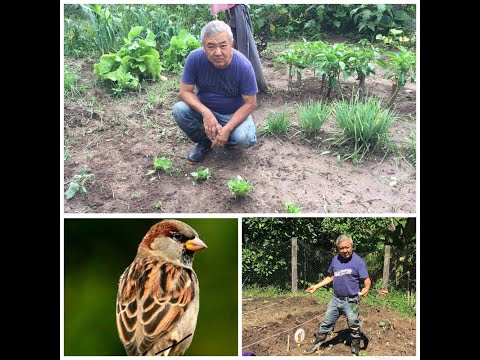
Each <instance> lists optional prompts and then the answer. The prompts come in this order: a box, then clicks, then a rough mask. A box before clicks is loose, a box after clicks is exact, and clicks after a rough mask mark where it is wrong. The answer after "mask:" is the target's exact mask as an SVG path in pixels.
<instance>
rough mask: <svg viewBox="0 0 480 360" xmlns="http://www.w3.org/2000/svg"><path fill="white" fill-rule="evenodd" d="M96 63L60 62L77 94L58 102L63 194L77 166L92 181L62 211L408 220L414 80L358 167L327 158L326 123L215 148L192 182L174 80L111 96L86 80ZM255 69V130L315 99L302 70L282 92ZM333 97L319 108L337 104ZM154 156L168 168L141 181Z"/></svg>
mask: <svg viewBox="0 0 480 360" xmlns="http://www.w3.org/2000/svg"><path fill="white" fill-rule="evenodd" d="M96 60H97V59H81V60H74V59H68V58H66V59H65V62H66V63H68V64H70V65H71V66H72V67H73V68H74V69H76V70H77V71H78V72H79V73H80V75H81V79H80V86H81V87H83V88H84V89H85V90H84V91H83V92H82V93H81V94H80V95H76V96H73V97H68V98H66V99H65V102H64V137H65V143H64V152H65V155H64V184H65V185H64V188H65V190H66V189H67V188H68V184H69V182H70V181H72V179H73V177H74V176H75V175H76V174H79V172H80V170H81V169H82V168H84V169H87V170H88V171H89V172H90V173H91V174H93V176H92V177H91V178H90V179H89V180H87V181H86V182H85V188H86V190H87V194H86V195H85V194H78V193H77V194H76V195H75V196H74V197H73V198H72V199H71V200H65V201H64V211H65V212H67V213H85V212H87V213H113V212H117V213H155V212H168V213H224V212H230V213H283V212H285V210H284V204H285V203H286V202H288V201H293V202H294V203H295V204H297V205H300V206H301V207H302V212H303V213H396V212H399V213H415V199H416V169H415V166H414V165H412V164H410V163H409V162H407V161H406V157H407V155H406V149H405V140H406V138H407V136H408V135H409V134H410V133H411V131H412V130H413V129H414V128H415V121H416V84H415V83H413V84H411V83H407V85H406V87H405V88H403V89H402V90H401V91H400V92H399V94H398V95H397V99H396V103H395V110H396V112H397V113H398V114H399V116H400V119H399V120H398V121H397V122H395V123H394V124H393V125H392V126H391V128H390V131H389V132H390V136H391V139H392V144H393V146H394V147H395V148H396V150H395V151H393V152H392V151H389V152H388V153H386V152H385V151H382V152H377V153H374V154H372V155H371V156H369V157H368V158H367V159H366V161H364V162H363V163H361V164H359V165H354V164H353V163H352V161H351V160H346V161H337V158H336V156H335V153H336V152H342V149H337V148H335V147H333V146H332V139H333V138H334V136H335V133H337V132H338V131H339V130H338V127H337V125H336V124H335V123H334V121H333V119H330V120H329V121H327V123H325V124H324V125H323V127H322V133H321V134H320V135H319V136H317V137H316V138H315V139H312V138H310V139H307V138H305V137H304V136H303V134H302V133H301V132H300V131H298V130H295V128H294V129H293V130H291V131H290V133H289V134H288V136H286V137H282V138H276V137H271V136H258V144H257V145H256V146H254V147H253V148H250V149H246V150H241V149H230V150H229V149H224V148H222V149H218V150H216V151H215V152H213V153H211V154H210V155H209V156H208V157H207V158H206V160H205V161H204V162H203V164H202V165H203V166H205V167H208V168H209V169H210V171H211V172H212V178H210V179H209V180H207V181H205V182H202V183H199V184H193V183H192V179H191V176H190V173H191V172H192V171H195V170H196V169H197V167H198V166H193V165H190V164H189V163H188V162H187V161H186V159H185V156H186V154H187V153H188V152H189V151H190V150H191V149H192V147H193V146H194V144H193V143H192V142H190V140H188V139H187V137H186V136H185V135H184V134H183V133H182V131H181V130H179V129H178V128H177V126H176V124H175V123H174V120H173V118H172V116H171V109H172V106H173V104H174V103H175V101H177V99H176V86H177V85H176V84H177V83H176V82H177V79H176V78H174V77H173V75H169V74H163V75H165V76H167V78H170V79H174V82H170V83H168V82H167V83H165V84H166V85H165V84H164V85H161V84H159V83H153V84H149V85H147V86H146V87H144V88H142V90H141V91H140V92H139V93H133V94H128V95H125V96H123V97H120V98H115V97H112V96H111V95H109V94H108V92H107V90H106V89H105V88H103V87H102V86H100V85H99V84H96V83H95V80H94V77H93V64H94V62H95V61H96ZM262 64H263V67H264V74H265V78H266V80H267V84H268V86H269V93H260V94H259V95H258V97H257V107H256V109H255V110H254V112H253V117H254V120H255V122H256V124H257V129H260V128H261V127H263V126H264V125H265V118H266V116H267V115H268V114H269V113H271V112H272V111H273V112H278V111H279V110H281V109H282V108H283V107H284V106H286V107H288V108H289V109H290V114H291V120H292V121H293V122H294V123H296V122H298V120H297V118H296V112H295V107H294V105H295V103H302V102H306V101H308V100H309V99H315V100H319V96H318V95H319V89H320V80H319V78H318V77H314V76H313V74H312V73H311V72H309V71H307V70H305V71H304V73H303V81H302V84H301V85H298V84H296V85H295V86H294V88H293V89H291V90H289V91H287V75H286V73H287V70H286V69H285V68H284V69H281V70H279V71H276V70H274V66H273V61H272V58H271V57H264V58H263V59H262ZM381 74H382V72H381V71H379V72H378V74H377V75H374V76H370V77H368V78H367V81H366V89H367V91H368V92H369V93H370V94H372V95H375V96H378V97H380V98H381V99H387V98H388V96H389V93H390V87H391V85H390V81H389V80H386V79H383V78H382V77H381ZM168 84H169V85H168ZM354 84H355V79H353V78H352V79H349V80H348V81H347V82H346V83H342V85H341V88H340V91H341V92H342V93H343V95H346V96H347V97H348V95H349V94H350V93H351V88H352V86H353V85H354ZM168 86H170V88H169V87H168ZM340 91H335V92H333V93H332V95H331V98H330V99H329V101H333V100H335V99H339V98H340V97H341V94H340ZM327 150H328V151H329V152H328V153H327V154H325V151H327ZM322 153H324V154H323V155H322ZM155 156H157V157H162V156H165V157H167V158H169V159H170V160H172V161H173V163H174V168H173V169H171V170H169V171H167V172H160V173H158V174H157V175H156V176H153V177H152V176H149V175H147V172H148V170H149V169H151V168H152V164H153V159H154V157H155ZM237 175H241V176H242V177H243V178H245V179H247V180H248V181H249V182H250V183H251V184H253V185H254V191H253V192H251V193H250V194H249V195H248V196H246V197H245V198H235V197H234V195H233V194H232V193H231V192H230V190H229V189H228V186H227V182H228V180H230V179H231V178H233V177H236V176H237Z"/></svg>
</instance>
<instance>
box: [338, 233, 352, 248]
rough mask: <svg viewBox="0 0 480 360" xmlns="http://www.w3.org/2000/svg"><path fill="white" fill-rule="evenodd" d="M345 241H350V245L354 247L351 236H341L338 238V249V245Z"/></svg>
mask: <svg viewBox="0 0 480 360" xmlns="http://www.w3.org/2000/svg"><path fill="white" fill-rule="evenodd" d="M345 240H350V245H352V247H353V240H352V238H351V237H350V236H348V235H340V236H339V237H338V238H337V241H336V244H337V247H338V245H340V243H341V242H342V241H345Z"/></svg>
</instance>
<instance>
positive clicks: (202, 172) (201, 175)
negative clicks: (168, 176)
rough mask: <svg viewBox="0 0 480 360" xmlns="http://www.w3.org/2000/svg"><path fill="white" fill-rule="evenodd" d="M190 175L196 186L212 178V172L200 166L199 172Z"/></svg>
mask: <svg viewBox="0 0 480 360" xmlns="http://www.w3.org/2000/svg"><path fill="white" fill-rule="evenodd" d="M190 175H191V176H192V178H193V180H192V182H193V183H194V184H196V183H197V182H198V181H200V180H208V179H210V177H211V176H212V174H211V173H210V170H209V169H208V168H204V167H203V166H200V167H199V168H198V169H197V171H194V172H191V173H190Z"/></svg>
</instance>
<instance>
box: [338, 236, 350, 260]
mask: <svg viewBox="0 0 480 360" xmlns="http://www.w3.org/2000/svg"><path fill="white" fill-rule="evenodd" d="M352 251H353V248H352V245H351V244H350V240H343V241H340V243H339V244H338V252H339V253H340V255H342V257H343V258H344V259H348V258H349V257H350V256H352Z"/></svg>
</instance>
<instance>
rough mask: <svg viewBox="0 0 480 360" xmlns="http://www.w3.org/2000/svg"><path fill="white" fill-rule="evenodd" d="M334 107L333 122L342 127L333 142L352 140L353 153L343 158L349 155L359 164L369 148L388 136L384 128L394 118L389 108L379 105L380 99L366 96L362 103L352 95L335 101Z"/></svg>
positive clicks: (340, 143) (341, 142)
mask: <svg viewBox="0 0 480 360" xmlns="http://www.w3.org/2000/svg"><path fill="white" fill-rule="evenodd" d="M334 109H335V110H334V111H335V116H336V120H337V123H338V125H339V126H340V128H341V129H342V135H341V137H340V139H339V140H338V141H337V142H336V144H337V145H343V144H345V143H347V144H352V143H353V146H354V148H353V152H352V153H350V154H347V156H346V157H345V159H349V158H353V162H354V163H360V162H361V161H362V159H363V157H364V156H365V155H366V154H367V153H368V152H369V151H373V150H374V149H375V148H376V147H377V146H378V145H379V144H380V143H381V142H383V141H386V140H387V139H388V128H389V127H390V125H392V124H393V122H394V121H395V120H396V119H397V116H396V115H395V114H394V113H393V112H392V111H391V110H389V109H385V108H383V107H382V104H381V102H380V100H378V99H377V98H374V97H368V96H367V97H366V98H365V100H364V102H361V101H359V100H358V97H356V96H352V98H351V99H350V101H349V102H346V101H345V100H342V101H340V102H337V103H336V104H335V107H334Z"/></svg>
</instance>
